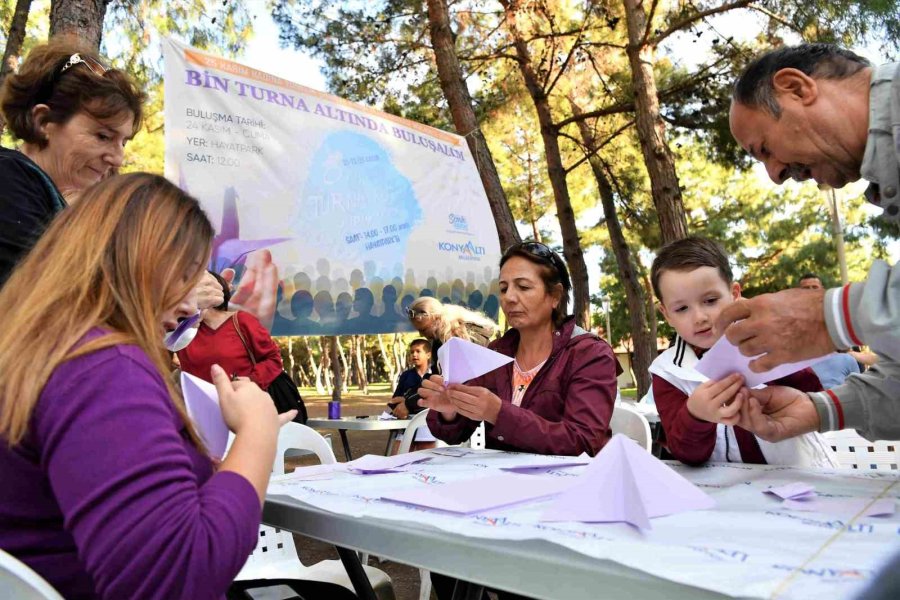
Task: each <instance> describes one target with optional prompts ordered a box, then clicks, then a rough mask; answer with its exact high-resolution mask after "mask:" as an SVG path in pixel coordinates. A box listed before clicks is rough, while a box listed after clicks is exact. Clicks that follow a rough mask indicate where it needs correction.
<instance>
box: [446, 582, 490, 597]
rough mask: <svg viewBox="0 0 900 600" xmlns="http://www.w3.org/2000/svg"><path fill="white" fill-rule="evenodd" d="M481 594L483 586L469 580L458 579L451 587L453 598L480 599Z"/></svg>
mask: <svg viewBox="0 0 900 600" xmlns="http://www.w3.org/2000/svg"><path fill="white" fill-rule="evenodd" d="M482 595H484V586H483V585H478V584H477V583H472V582H471V581H463V580H462V579H459V580H457V581H456V586H455V587H454V588H453V600H481V597H482Z"/></svg>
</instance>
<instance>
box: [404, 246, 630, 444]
mask: <svg viewBox="0 0 900 600" xmlns="http://www.w3.org/2000/svg"><path fill="white" fill-rule="evenodd" d="M570 289H571V283H570V280H569V272H568V270H567V269H566V266H565V263H563V261H562V259H561V258H560V257H559V256H558V255H557V254H556V253H555V252H553V251H551V250H550V249H549V248H548V247H547V246H545V245H544V244H540V243H537V242H522V243H520V244H516V245H515V246H512V247H511V248H509V249H508V250H507V251H506V252H505V253H504V254H503V257H502V258H501V259H500V306H501V308H502V309H503V313H504V314H505V315H506V319H507V322H508V323H509V325H510V326H511V327H512V328H511V329H510V330H509V331H507V332H506V334H505V335H504V336H503V337H502V338H500V339H499V340H496V341H494V342H492V343H491V344H490V346H489V347H490V348H491V349H493V350H496V351H497V352H500V353H502V354H506V355H507V356H511V357H513V358H514V359H515V360H514V361H513V363H511V364H509V365H507V366H505V367H501V368H500V369H496V370H495V371H492V372H490V373H487V374H486V375H482V376H481V377H478V378H476V379H474V380H472V381H469V382H467V383H466V384H465V385H459V384H452V385H450V386H449V388H445V387H444V385H443V380H442V379H441V378H440V377H432V378H431V379H429V380H426V381H424V382H423V384H422V387H421V388H419V394H420V396H421V397H422V399H421V400H420V402H419V404H420V406H425V407H429V408H431V409H432V410H431V412H430V413H429V415H428V428H429V429H430V430H431V432H432V433H433V434H434V435H435V436H436V437H437V438H439V439H441V440H444V441H445V442H447V443H449V444H458V443H460V442H463V441H465V440H467V439H468V438H469V437H470V436H471V435H472V432H474V431H475V428H476V427H477V426H478V424H479V422H481V421H484V422H485V424H486V433H487V447H488V448H497V449H501V450H512V451H519V452H533V453H536V454H561V455H569V456H576V455H579V454H581V453H582V452H587V453H588V454H590V455H592V456H593V455H595V454H596V453H597V452H599V451H600V449H601V448H603V445H604V444H605V443H606V442H607V440H608V439H609V437H610V433H609V420H610V417H611V416H612V411H613V404H614V402H615V397H616V375H617V370H618V369H619V366H618V362H617V361H616V359H615V356H614V355H613V351H612V348H610V346H609V344H607V343H606V342H605V341H603V340H601V339H600V338H598V337H597V336H595V335H593V334H592V333H589V332H587V331H585V330H584V329H582V328H580V327H578V326H576V325H575V320H574V317H572V316H567V311H566V306H567V304H568V296H569V290H570Z"/></svg>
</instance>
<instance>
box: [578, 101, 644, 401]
mask: <svg viewBox="0 0 900 600" xmlns="http://www.w3.org/2000/svg"><path fill="white" fill-rule="evenodd" d="M569 102H570V103H571V104H572V111H573V114H575V115H580V114H581V113H582V112H583V111H582V110H581V108H580V107H579V106H578V105H577V104H576V103H575V101H574V100H573V99H572V98H569ZM578 129H579V131H580V132H581V138H582V140H583V141H584V145H585V148H586V151H587V152H590V153H591V155H590V156H591V157H590V159H589V160H588V162H589V163H590V165H591V170H592V171H593V173H594V178H595V179H596V180H597V187H598V188H599V190H600V201H601V202H602V204H603V215H604V217H605V218H606V229H607V231H609V241H610V245H611V246H612V251H613V255H614V256H615V257H616V265H618V267H619V280H620V281H621V282H622V285H623V286H624V288H625V298H626V300H627V302H628V316H629V318H630V319H631V338H632V341H633V345H634V360H633V361H632V364H633V365H634V369H633V372H634V376H635V384H636V385H637V391H638V397H639V398H640V397H641V396H643V395H644V394H646V393H647V390H649V389H650V371H649V369H650V363H651V362H653V359H654V358H655V357H656V352H654V349H655V348H656V340H655V339H653V338H651V337H650V326H649V324H648V323H647V313H646V310H645V307H646V304H645V300H644V290H643V288H642V287H641V283H640V281H639V280H638V274H637V268H636V267H635V264H634V258H633V256H632V253H631V249H630V248H629V247H628V243H627V242H626V241H625V235H624V234H623V233H622V225H621V224H620V223H619V216H618V215H617V214H616V204H615V201H614V194H613V188H612V184H611V183H610V180H609V178H608V177H607V175H606V171H605V169H604V166H603V163H602V161H601V160H600V157H599V156H598V155H597V154H596V153H595V152H594V151H595V150H596V149H597V140H596V139H595V138H594V133H593V131H592V130H591V127H590V126H589V125H588V124H587V122H586V121H585V120H584V119H581V120H579V121H578ZM607 335H608V336H610V339H609V340H607V341H609V343H610V344H612V339H611V336H612V332H607Z"/></svg>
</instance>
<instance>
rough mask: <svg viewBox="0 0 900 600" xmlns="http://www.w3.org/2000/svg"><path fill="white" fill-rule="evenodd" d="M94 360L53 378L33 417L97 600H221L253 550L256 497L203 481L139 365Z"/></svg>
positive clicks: (147, 366) (237, 484)
mask: <svg viewBox="0 0 900 600" xmlns="http://www.w3.org/2000/svg"><path fill="white" fill-rule="evenodd" d="M98 355H102V356H103V360H91V361H89V362H88V363H87V364H85V361H82V360H81V359H76V360H74V361H70V362H68V363H64V364H63V365H62V366H61V367H60V368H59V369H57V370H56V371H55V372H54V376H53V377H52V378H51V380H50V381H49V382H48V385H47V386H46V387H45V389H44V393H43V394H42V395H41V400H40V403H39V404H38V407H37V409H36V411H35V415H34V422H35V432H36V436H37V441H38V444H39V446H40V448H41V467H42V468H43V469H44V471H45V472H46V473H47V477H48V479H49V481H50V485H51V487H52V489H53V493H54V495H55V497H56V499H57V502H58V503H59V506H60V509H61V510H62V514H63V516H64V525H65V528H66V529H67V530H68V531H69V532H70V533H71V534H72V536H73V537H74V539H75V543H76V546H77V548H78V554H79V558H80V559H81V562H82V563H83V564H84V567H85V569H86V571H87V572H88V573H89V574H90V576H91V577H92V578H93V580H94V585H95V588H96V590H97V593H98V594H99V595H100V596H101V597H103V598H126V597H127V598H148V597H155V598H217V597H218V598H220V597H222V596H223V595H224V593H225V591H226V589H227V588H228V586H229V584H230V582H231V581H232V580H233V579H234V577H235V575H237V573H238V571H239V570H240V568H241V567H242V566H243V564H244V562H245V561H246V559H247V556H248V555H249V554H250V552H251V551H252V550H253V548H254V546H255V544H256V538H257V535H258V527H259V521H260V506H259V499H258V497H257V495H256V492H255V491H254V489H253V487H252V485H251V484H250V482H249V481H247V480H246V479H245V478H243V477H241V476H240V475H237V474H235V473H231V472H222V473H218V474H216V475H213V476H212V477H209V478H208V479H205V481H204V480H202V479H204V475H208V474H209V468H208V467H207V468H206V469H205V473H204V469H203V468H201V465H203V462H202V461H203V460H205V459H204V457H202V456H200V455H199V454H197V453H193V450H192V448H191V446H190V445H189V443H188V442H187V441H186V440H185V438H184V437H182V433H181V431H180V429H179V422H178V420H177V419H178V417H177V413H176V412H175V410H174V407H172V405H171V401H170V400H169V398H168V396H167V394H166V390H165V385H164V384H163V382H162V380H161V378H160V377H159V375H158V374H156V373H155V372H153V371H152V366H151V363H150V362H149V360H148V359H147V358H146V356H144V355H143V354H142V353H140V352H139V351H136V350H134V349H133V348H130V347H117V348H110V349H106V350H101V351H100V352H98V353H97V354H95V355H93V357H92V358H94V359H97V358H99V356H98ZM89 357H90V355H89V356H88V358H89ZM86 366H87V367H89V368H85V367H86ZM79 367H80V368H79Z"/></svg>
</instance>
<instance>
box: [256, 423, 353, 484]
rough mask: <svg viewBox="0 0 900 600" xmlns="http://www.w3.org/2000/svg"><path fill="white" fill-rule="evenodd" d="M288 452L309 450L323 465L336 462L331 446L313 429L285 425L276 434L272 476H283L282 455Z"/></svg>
mask: <svg viewBox="0 0 900 600" xmlns="http://www.w3.org/2000/svg"><path fill="white" fill-rule="evenodd" d="M288 450H309V451H310V452H313V453H314V454H315V455H316V456H317V457H319V462H321V463H322V464H323V465H333V464H334V463H336V462H337V458H335V456H334V451H332V449H331V446H330V445H329V444H328V442H327V441H326V440H325V438H323V437H322V434H320V433H319V432H318V431H316V430H315V429H312V428H310V427H307V426H306V425H301V424H300V423H294V422H293V421H291V422H289V423H285V424H284V425H282V426H281V430H280V431H279V432H278V451H277V452H276V454H275V464H274V465H273V466H272V473H273V474H274V475H284V453H285V452H287V451H288Z"/></svg>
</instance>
